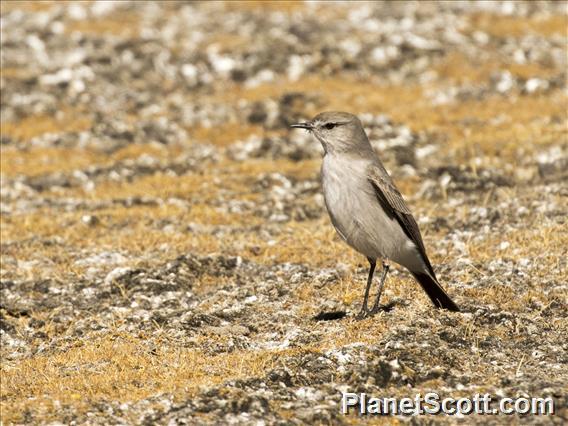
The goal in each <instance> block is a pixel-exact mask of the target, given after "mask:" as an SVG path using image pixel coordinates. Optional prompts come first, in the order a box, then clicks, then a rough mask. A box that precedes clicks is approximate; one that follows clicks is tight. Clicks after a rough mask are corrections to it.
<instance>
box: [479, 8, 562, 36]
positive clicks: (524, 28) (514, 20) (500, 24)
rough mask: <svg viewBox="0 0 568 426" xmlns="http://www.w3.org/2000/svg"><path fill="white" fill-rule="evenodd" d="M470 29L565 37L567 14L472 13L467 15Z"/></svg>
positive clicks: (497, 32) (505, 34) (503, 33)
mask: <svg viewBox="0 0 568 426" xmlns="http://www.w3.org/2000/svg"><path fill="white" fill-rule="evenodd" d="M468 21H469V25H470V29H471V30H472V31H483V32H486V33H487V34H490V35H491V36H493V37H522V36H526V35H528V34H531V33H533V34H540V35H543V36H545V37H550V36H553V35H556V36H564V37H566V29H567V28H568V15H566V14H562V15H553V16H548V17H541V18H523V17H519V16H507V15H497V14H493V13H484V12H481V13H474V14H471V15H469V16H468Z"/></svg>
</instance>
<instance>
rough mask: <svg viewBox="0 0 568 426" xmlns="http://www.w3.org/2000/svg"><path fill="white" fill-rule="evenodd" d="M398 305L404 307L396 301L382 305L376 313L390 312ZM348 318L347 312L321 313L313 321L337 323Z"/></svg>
mask: <svg viewBox="0 0 568 426" xmlns="http://www.w3.org/2000/svg"><path fill="white" fill-rule="evenodd" d="M398 305H403V303H401V302H399V301H396V300H395V301H393V302H390V303H387V304H386V305H380V306H379V310H378V311H377V312H376V313H378V312H380V311H382V312H390V311H392V310H393V309H394V308H395V306H398ZM346 316H347V311H328V312H320V313H319V314H317V315H316V316H314V317H313V319H314V320H315V321H335V320H340V319H343V318H345V317H346ZM367 318H368V317H367Z"/></svg>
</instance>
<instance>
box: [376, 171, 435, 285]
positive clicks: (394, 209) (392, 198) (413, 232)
mask: <svg viewBox="0 0 568 426" xmlns="http://www.w3.org/2000/svg"><path fill="white" fill-rule="evenodd" d="M367 176H368V178H369V181H370V182H371V184H372V185H373V188H374V189H375V194H376V195H377V199H378V200H379V202H380V203H381V205H382V206H383V208H384V209H385V211H386V212H387V213H388V214H389V215H391V216H394V217H395V218H396V220H397V222H398V223H399V225H400V226H401V227H402V229H403V231H404V233H405V234H406V235H407V236H408V238H410V239H411V240H412V242H413V243H414V244H415V245H416V247H417V248H418V250H419V251H420V254H421V255H422V257H423V258H424V262H425V263H426V265H427V266H428V268H429V269H430V272H431V273H432V275H433V276H434V277H435V275H434V271H433V269H432V265H431V264H430V261H429V260H428V256H427V255H426V248H425V247H424V242H423V241H422V235H421V234H420V229H419V228H418V224H417V223H416V221H415V220H414V217H413V216H412V213H411V212H410V209H409V208H408V206H407V205H406V202H405V201H404V198H402V195H401V193H400V191H399V190H398V189H397V188H396V186H394V182H393V181H392V179H391V177H390V176H389V175H388V173H387V171H386V170H385V169H384V167H382V165H380V164H372V165H371V166H370V167H369V169H368V170H367Z"/></svg>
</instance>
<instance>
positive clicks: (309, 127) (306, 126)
mask: <svg viewBox="0 0 568 426" xmlns="http://www.w3.org/2000/svg"><path fill="white" fill-rule="evenodd" d="M290 127H294V128H295V129H306V130H312V129H313V128H314V125H313V124H312V123H310V122H307V123H296V124H291V125H290Z"/></svg>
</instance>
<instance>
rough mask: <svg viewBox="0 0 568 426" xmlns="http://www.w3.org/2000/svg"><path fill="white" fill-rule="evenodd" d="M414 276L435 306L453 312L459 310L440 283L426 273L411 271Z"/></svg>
mask: <svg viewBox="0 0 568 426" xmlns="http://www.w3.org/2000/svg"><path fill="white" fill-rule="evenodd" d="M412 275H414V278H415V279H416V281H418V283H419V284H420V285H421V286H422V288H423V289H424V291H425V292H426V294H427V295H428V297H429V298H430V300H432V303H434V305H435V306H436V307H437V308H442V309H447V310H449V311H453V312H459V311H460V308H458V305H456V304H455V303H454V302H453V300H452V299H450V296H448V295H447V294H446V292H445V291H444V289H443V288H442V287H441V286H440V284H439V283H438V282H437V281H436V279H433V278H432V277H431V276H430V275H428V274H423V273H420V272H413V273H412Z"/></svg>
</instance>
